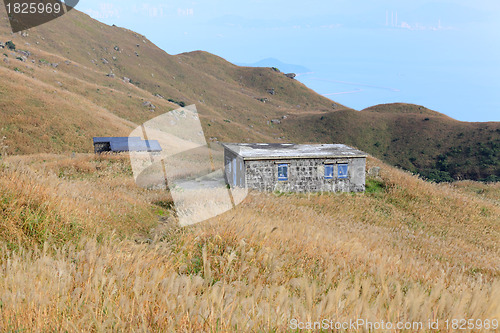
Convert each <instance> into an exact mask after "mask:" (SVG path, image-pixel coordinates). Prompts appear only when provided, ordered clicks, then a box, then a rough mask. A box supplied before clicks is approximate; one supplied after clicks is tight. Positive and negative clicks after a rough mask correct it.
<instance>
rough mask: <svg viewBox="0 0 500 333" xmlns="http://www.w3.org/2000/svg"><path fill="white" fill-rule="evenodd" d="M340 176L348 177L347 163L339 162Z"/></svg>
mask: <svg viewBox="0 0 500 333" xmlns="http://www.w3.org/2000/svg"><path fill="white" fill-rule="evenodd" d="M337 168H338V178H347V164H337Z"/></svg>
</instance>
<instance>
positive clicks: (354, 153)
mask: <svg viewBox="0 0 500 333" xmlns="http://www.w3.org/2000/svg"><path fill="white" fill-rule="evenodd" d="M222 146H224V147H225V148H226V149H228V150H230V151H232V152H233V153H235V154H237V155H239V156H241V157H242V158H243V159H245V160H261V159H291V158H338V157H344V158H347V157H366V156H367V154H366V153H364V152H362V151H361V150H357V149H354V148H352V147H349V146H346V145H343V144H311V145H300V144H293V143H224V144H222Z"/></svg>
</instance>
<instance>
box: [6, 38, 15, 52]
mask: <svg viewBox="0 0 500 333" xmlns="http://www.w3.org/2000/svg"><path fill="white" fill-rule="evenodd" d="M5 46H7V48H8V49H9V50H12V51H14V50H15V49H16V44H14V43H13V42H12V41H11V40H9V41H8V42H7V43H5Z"/></svg>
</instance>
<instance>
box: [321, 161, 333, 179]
mask: <svg viewBox="0 0 500 333" xmlns="http://www.w3.org/2000/svg"><path fill="white" fill-rule="evenodd" d="M324 168H325V171H324V175H323V176H324V177H325V179H333V173H334V172H333V171H334V164H333V163H325V166H324ZM327 169H331V172H330V173H329V175H328V174H327V173H326V170H327Z"/></svg>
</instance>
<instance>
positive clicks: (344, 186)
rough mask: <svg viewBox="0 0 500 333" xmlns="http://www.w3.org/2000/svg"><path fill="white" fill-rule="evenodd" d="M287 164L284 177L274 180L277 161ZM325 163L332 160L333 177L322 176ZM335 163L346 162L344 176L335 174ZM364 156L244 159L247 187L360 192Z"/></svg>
mask: <svg viewBox="0 0 500 333" xmlns="http://www.w3.org/2000/svg"><path fill="white" fill-rule="evenodd" d="M282 163H287V164H288V166H289V167H288V180H287V181H279V180H278V164H282ZM325 163H328V164H330V163H331V164H334V169H333V178H332V179H325V177H324V176H325V173H324V172H325V171H324V170H325V169H324V165H325ZM337 163H347V164H348V176H347V178H345V179H340V178H338V176H337V175H338V168H337ZM365 167H366V158H364V157H358V158H339V159H331V158H328V159H290V160H256V161H245V178H246V179H245V181H246V185H247V187H248V188H253V189H257V190H260V191H282V192H361V191H364V190H365Z"/></svg>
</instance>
